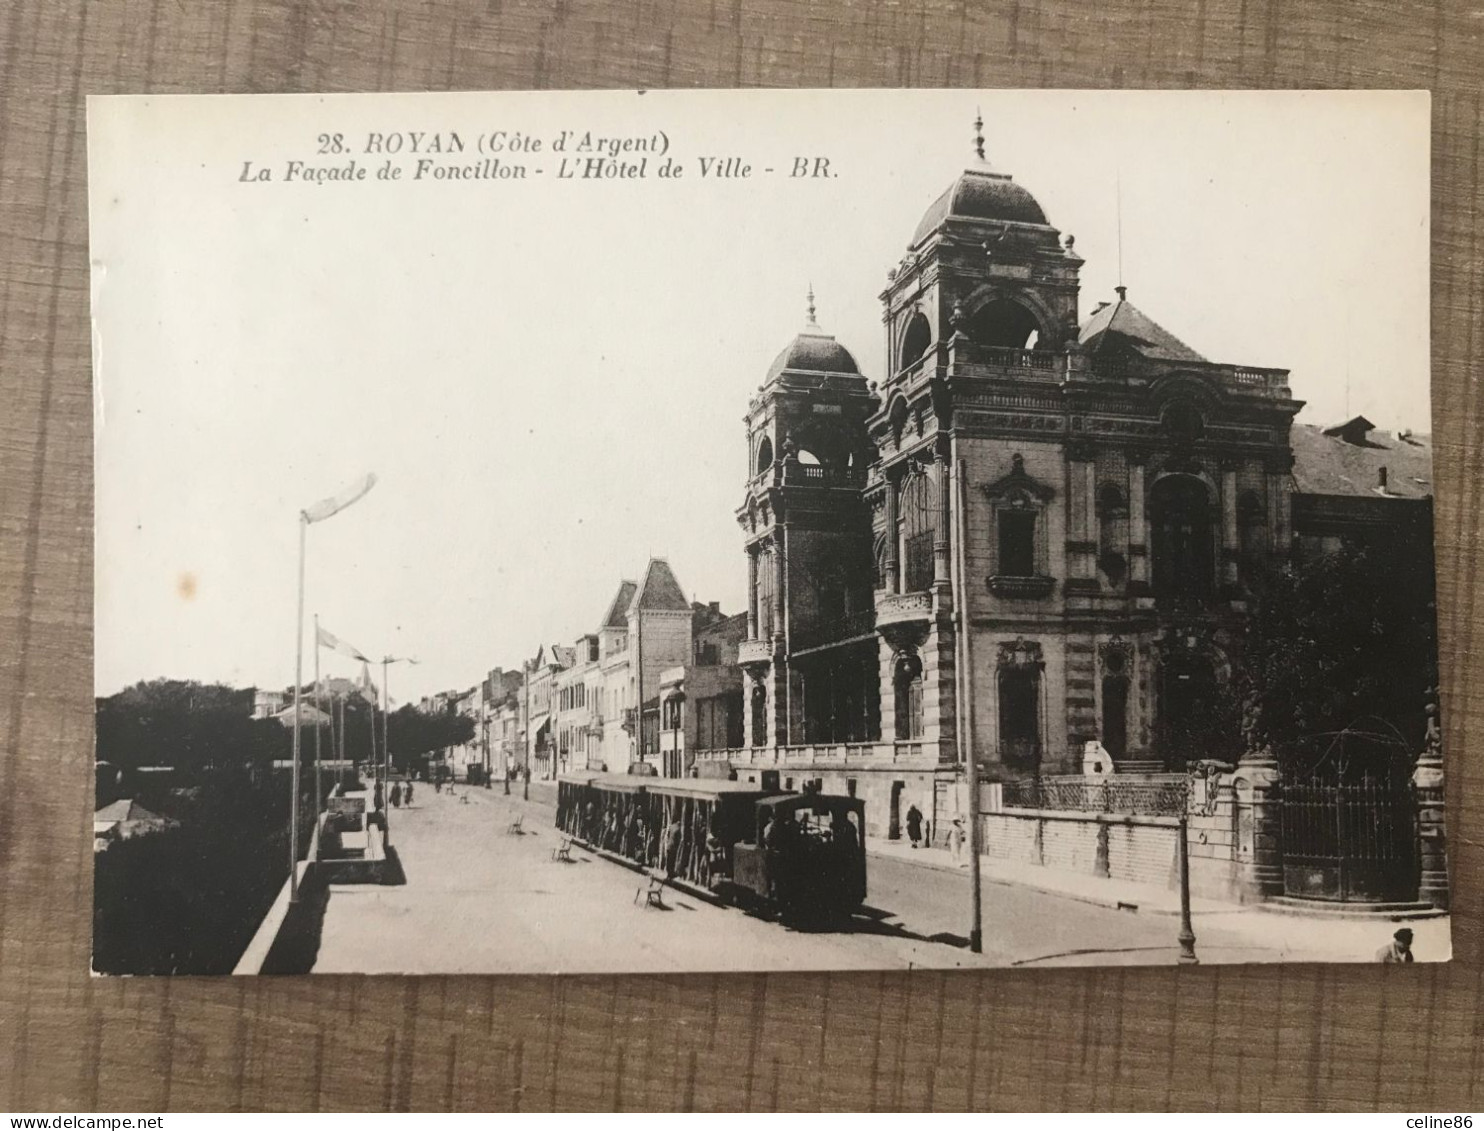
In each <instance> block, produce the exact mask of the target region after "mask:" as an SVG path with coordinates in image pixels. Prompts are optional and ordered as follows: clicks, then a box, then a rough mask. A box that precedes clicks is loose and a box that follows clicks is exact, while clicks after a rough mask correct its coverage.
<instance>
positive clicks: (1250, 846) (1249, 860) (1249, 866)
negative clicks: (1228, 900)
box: [1232, 748, 1283, 903]
mask: <svg viewBox="0 0 1484 1131" xmlns="http://www.w3.org/2000/svg"><path fill="white" fill-rule="evenodd" d="M1279 780H1280V779H1279V773H1278V763H1277V762H1276V761H1275V760H1274V759H1273V755H1272V752H1271V751H1269V750H1267V749H1266V748H1262V749H1258V750H1249V751H1248V752H1247V753H1245V754H1243V755H1242V757H1241V759H1240V760H1239V761H1238V763H1237V768H1236V771H1235V773H1234V774H1233V776H1232V803H1233V804H1234V805H1235V806H1236V811H1237V843H1236V862H1237V884H1238V889H1239V895H1240V898H1241V900H1242V902H1243V903H1249V902H1261V901H1263V900H1267V899H1272V898H1273V897H1275V896H1279V895H1282V894H1283V803H1282V801H1281V800H1280V799H1279V796H1278V793H1279V789H1278V787H1279Z"/></svg>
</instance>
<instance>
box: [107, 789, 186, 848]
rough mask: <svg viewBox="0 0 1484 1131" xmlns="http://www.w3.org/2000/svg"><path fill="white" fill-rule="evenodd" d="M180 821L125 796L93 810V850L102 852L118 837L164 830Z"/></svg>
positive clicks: (125, 838) (123, 838)
mask: <svg viewBox="0 0 1484 1131" xmlns="http://www.w3.org/2000/svg"><path fill="white" fill-rule="evenodd" d="M177 824H179V822H178V821H174V820H171V819H170V818H169V817H162V816H160V815H159V814H158V813H152V812H150V811H149V810H148V809H146V808H145V807H144V806H143V805H140V804H139V802H137V801H131V800H129V799H128V798H122V799H120V800H118V801H113V802H110V803H109V804H107V805H105V806H103V808H101V809H99V810H97V811H96V812H95V813H94V814H93V851H94V852H102V851H104V850H105V849H107V848H108V847H109V846H110V845H113V844H115V843H117V842H118V841H121V840H128V839H130V838H131V837H136V836H145V835H147V834H149V833H157V832H163V831H164V830H166V829H171V828H174V827H175V826H176V825H177Z"/></svg>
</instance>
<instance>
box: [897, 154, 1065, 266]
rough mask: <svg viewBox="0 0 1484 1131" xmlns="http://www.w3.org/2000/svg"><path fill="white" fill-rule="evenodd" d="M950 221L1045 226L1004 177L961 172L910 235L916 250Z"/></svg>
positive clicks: (1031, 202)
mask: <svg viewBox="0 0 1484 1131" xmlns="http://www.w3.org/2000/svg"><path fill="white" fill-rule="evenodd" d="M950 217H957V218H960V219H969V220H1001V221H1005V220H1009V221H1013V222H1014V223H1017V224H1045V223H1046V222H1047V221H1046V213H1045V212H1044V211H1042V209H1041V206H1040V205H1039V204H1038V203H1036V198H1035V197H1034V196H1032V195H1031V194H1030V193H1029V192H1027V191H1026V190H1025V189H1023V188H1021V187H1020V185H1018V184H1016V183H1015V181H1014V180H1013V179H1012V178H1011V177H1009V176H1008V175H1006V174H1004V173H994V172H991V171H990V170H988V169H965V170H964V171H963V173H962V174H960V175H959V178H958V179H957V180H956V181H954V182H953V184H951V185H949V186H948V188H947V189H946V190H945V191H944V193H943V195H942V196H940V197H938V199H937V200H935V201H933V203H932V204H930V205H928V210H927V211H926V212H924V213H923V214H922V219H921V220H919V221H918V222H917V230H916V231H915V232H913V233H912V246H913V247H916V246H917V245H918V244H920V243H922V241H923V240H925V239H927V238H928V236H930V235H932V234H933V233H934V232H935V231H937V230H938V228H940V227H941V226H942V225H943V222H944V221H945V220H947V219H949V218H950Z"/></svg>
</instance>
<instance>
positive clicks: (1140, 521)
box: [1128, 452, 1149, 589]
mask: <svg viewBox="0 0 1484 1131" xmlns="http://www.w3.org/2000/svg"><path fill="white" fill-rule="evenodd" d="M1147 460H1148V455H1147V453H1145V452H1129V454H1128V543H1129V545H1128V557H1129V579H1130V580H1131V581H1132V582H1133V584H1134V587H1135V588H1136V589H1147V588H1148V586H1149V520H1148V519H1147V518H1146V517H1145V513H1144V464H1145V462H1146V461H1147Z"/></svg>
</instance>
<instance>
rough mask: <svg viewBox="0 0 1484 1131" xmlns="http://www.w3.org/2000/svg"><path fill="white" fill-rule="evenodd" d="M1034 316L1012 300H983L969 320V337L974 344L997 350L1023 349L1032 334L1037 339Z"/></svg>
mask: <svg viewBox="0 0 1484 1131" xmlns="http://www.w3.org/2000/svg"><path fill="white" fill-rule="evenodd" d="M1039 329H1040V327H1039V325H1038V324H1037V322H1036V316H1035V315H1034V314H1032V313H1031V312H1030V311H1029V310H1027V309H1026V308H1025V307H1024V306H1022V305H1020V303H1018V302H1016V301H1015V300H1014V299H1008V298H997V299H993V300H991V301H990V302H987V303H985V304H984V305H983V306H981V307H980V308H979V309H978V310H976V311H975V312H974V314H973V316H972V317H971V318H970V319H969V327H968V334H969V339H970V340H971V341H972V342H974V344H975V345H981V346H990V347H992V348H998V349H1026V348H1029V347H1030V344H1031V338H1032V336H1033V335H1034V336H1035V337H1036V338H1037V339H1039V337H1040V335H1039V333H1038V331H1039Z"/></svg>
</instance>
